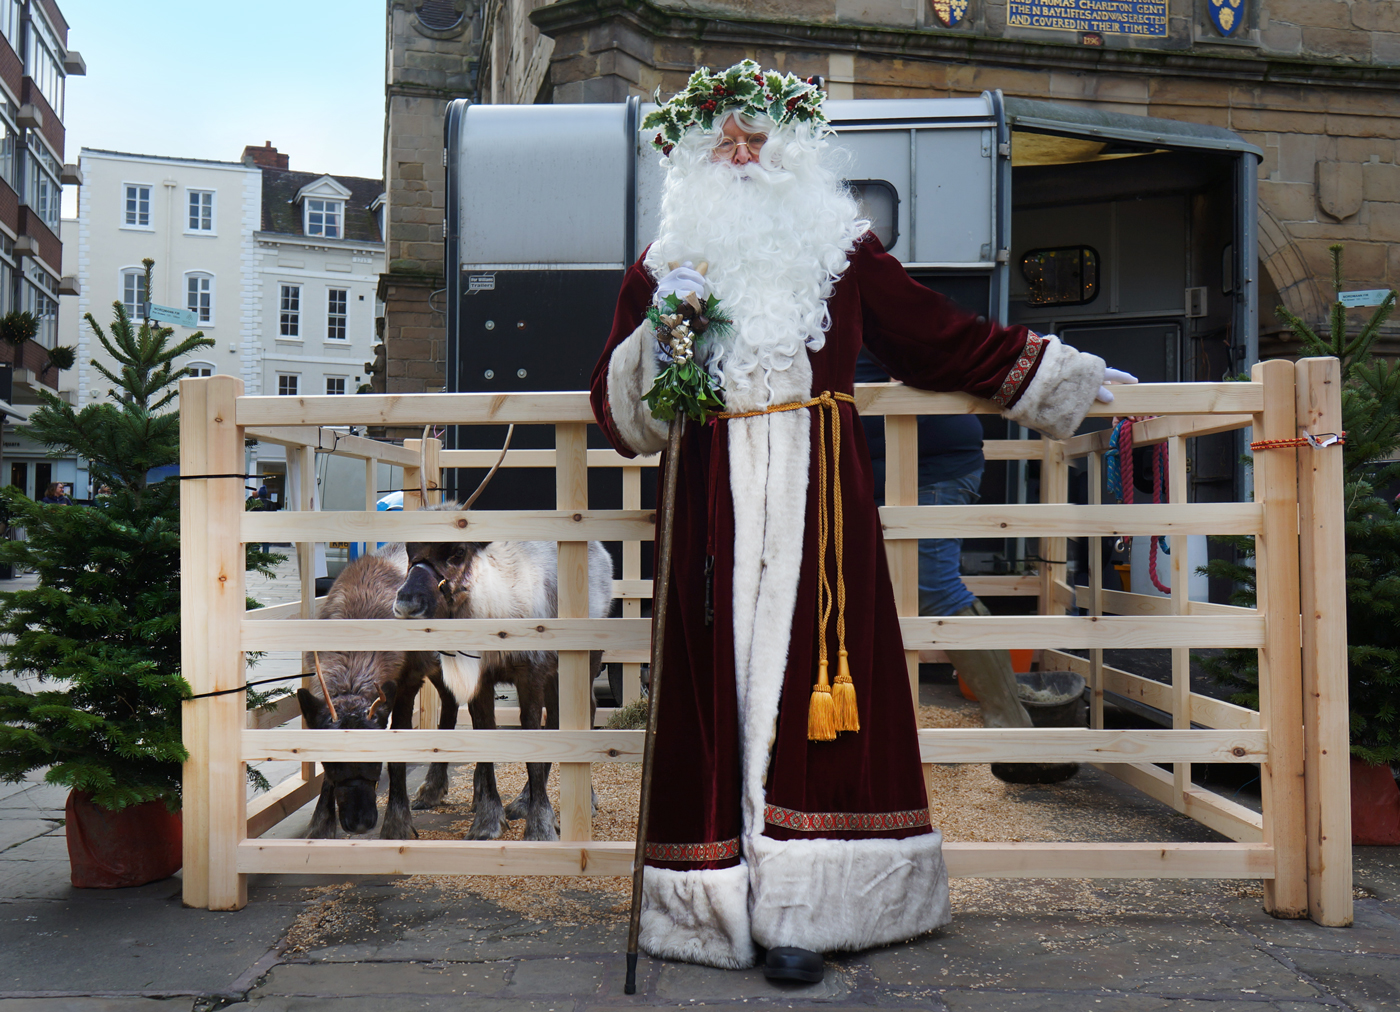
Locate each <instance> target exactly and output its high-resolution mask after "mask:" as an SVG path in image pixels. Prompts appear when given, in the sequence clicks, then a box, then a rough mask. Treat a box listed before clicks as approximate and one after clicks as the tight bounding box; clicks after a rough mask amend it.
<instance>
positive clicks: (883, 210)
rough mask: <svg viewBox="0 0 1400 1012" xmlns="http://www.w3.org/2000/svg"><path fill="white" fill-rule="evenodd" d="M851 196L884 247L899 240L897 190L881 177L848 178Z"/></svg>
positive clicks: (888, 246) (890, 246) (847, 183)
mask: <svg viewBox="0 0 1400 1012" xmlns="http://www.w3.org/2000/svg"><path fill="white" fill-rule="evenodd" d="M846 185H847V186H849V187H850V188H851V196H853V197H855V198H856V201H857V203H859V204H860V216H861V217H862V218H869V219H870V231H872V232H874V233H875V238H877V239H879V240H880V245H882V246H884V247H885V249H887V250H888V249H893V248H894V244H895V243H896V242H898V241H899V191H898V190H896V189H895V188H894V184H892V183H889V182H886V181H885V180H883V179H848V180H846Z"/></svg>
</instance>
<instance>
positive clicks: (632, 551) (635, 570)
mask: <svg viewBox="0 0 1400 1012" xmlns="http://www.w3.org/2000/svg"><path fill="white" fill-rule="evenodd" d="M622 508H623V509H625V510H639V509H641V508H642V469H641V468H640V467H624V468H623V469H622ZM622 578H623V579H624V580H627V581H634V580H641V578H642V543H641V542H640V541H624V542H623V543H622ZM622 617H623V618H641V617H642V602H641V599H640V598H635V597H634V598H628V599H627V600H625V601H623V602H622ZM641 698H642V666H641V665H640V664H624V665H623V666H622V698H621V699H619V700H617V701H616V702H617V705H618V706H626V705H627V704H628V703H631V702H633V701H635V700H638V699H641Z"/></svg>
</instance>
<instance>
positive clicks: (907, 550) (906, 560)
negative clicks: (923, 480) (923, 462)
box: [885, 415, 919, 700]
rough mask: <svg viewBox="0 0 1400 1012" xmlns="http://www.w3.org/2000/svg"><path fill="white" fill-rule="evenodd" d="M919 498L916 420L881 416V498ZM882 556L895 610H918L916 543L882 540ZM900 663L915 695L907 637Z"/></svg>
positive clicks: (914, 656)
mask: <svg viewBox="0 0 1400 1012" xmlns="http://www.w3.org/2000/svg"><path fill="white" fill-rule="evenodd" d="M918 501H919V420H918V419H917V418H915V417H913V416H912V415H890V416H888V417H887V418H886V419H885V502H886V503H887V504H888V507H893V508H894V509H900V508H904V507H913V506H915V504H917V503H918ZM885 559H886V561H887V562H888V563H889V568H890V584H891V586H892V587H893V588H894V606H895V611H896V612H897V613H898V614H900V615H909V616H914V615H918V614H919V545H918V542H916V541H899V540H895V539H892V538H886V540H885ZM904 664H905V667H906V668H907V669H908V672H909V692H910V694H911V696H912V698H913V699H915V700H917V699H918V698H919V651H918V648H917V647H914V646H913V645H912V644H910V643H908V642H907V641H906V642H905V644H904Z"/></svg>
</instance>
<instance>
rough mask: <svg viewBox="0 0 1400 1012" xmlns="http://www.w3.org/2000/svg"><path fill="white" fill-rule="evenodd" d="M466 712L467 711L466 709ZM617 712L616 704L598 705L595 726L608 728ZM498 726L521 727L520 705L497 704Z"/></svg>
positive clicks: (594, 720)
mask: <svg viewBox="0 0 1400 1012" xmlns="http://www.w3.org/2000/svg"><path fill="white" fill-rule="evenodd" d="M604 663H606V661H605V662H604ZM464 712H465V711H464ZM615 713H617V707H615V706H600V707H598V709H597V710H595V711H594V713H593V726H594V727H595V728H600V729H606V728H607V724H608V720H609V719H611V717H612V715H613V714H615ZM459 720H461V721H463V723H465V721H466V718H465V717H460V718H459ZM496 726H497V727H498V728H504V729H509V728H518V727H520V707H518V706H497V707H496Z"/></svg>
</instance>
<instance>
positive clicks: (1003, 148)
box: [997, 141, 1011, 158]
mask: <svg viewBox="0 0 1400 1012" xmlns="http://www.w3.org/2000/svg"><path fill="white" fill-rule="evenodd" d="M997 154H999V155H1001V157H1003V158H1010V157H1011V142H1010V141H1002V142H1001V143H1000V144H998V145H997Z"/></svg>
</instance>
